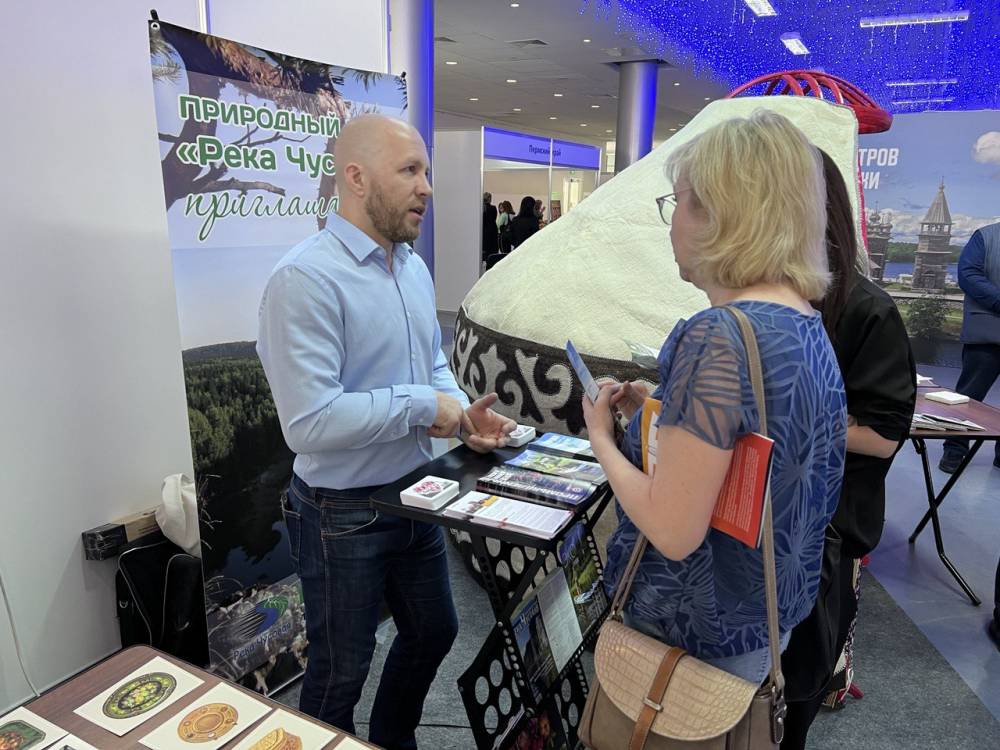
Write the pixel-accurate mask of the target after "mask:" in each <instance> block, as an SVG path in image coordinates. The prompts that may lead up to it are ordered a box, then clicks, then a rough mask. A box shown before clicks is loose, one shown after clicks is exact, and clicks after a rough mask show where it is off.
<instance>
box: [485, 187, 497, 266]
mask: <svg viewBox="0 0 1000 750" xmlns="http://www.w3.org/2000/svg"><path fill="white" fill-rule="evenodd" d="M499 248H500V241H499V235H498V234H497V207H496V206H494V205H493V196H492V195H491V194H490V193H483V247H482V253H483V254H482V259H483V260H484V261H485V260H486V259H487V258H488V257H490V256H491V255H493V253H495V252H497V251H498V250H499Z"/></svg>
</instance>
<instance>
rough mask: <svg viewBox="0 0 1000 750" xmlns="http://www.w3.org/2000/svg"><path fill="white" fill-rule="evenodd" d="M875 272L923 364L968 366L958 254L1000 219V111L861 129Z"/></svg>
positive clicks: (921, 117)
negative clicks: (882, 128) (881, 129)
mask: <svg viewBox="0 0 1000 750" xmlns="http://www.w3.org/2000/svg"><path fill="white" fill-rule="evenodd" d="M858 157H859V161H860V164H861V180H862V187H863V189H864V195H865V208H866V214H867V217H866V218H867V233H868V246H869V253H870V256H871V260H872V278H873V279H874V280H875V281H876V282H877V283H879V284H880V285H881V286H882V287H883V288H884V289H885V290H886V291H888V292H889V294H890V295H892V297H893V299H894V300H895V301H896V305H897V306H898V307H899V310H900V312H901V313H902V315H903V320H904V321H905V322H906V328H907V331H908V332H909V334H910V342H911V344H912V346H913V352H914V354H915V356H916V359H917V362H918V363H919V364H930V365H942V366H947V367H959V366H961V352H962V345H961V343H960V341H959V336H960V334H961V328H962V302H963V300H964V296H965V295H964V293H963V292H962V289H961V288H960V287H959V285H958V257H959V254H960V253H961V252H962V248H963V247H964V246H965V243H966V242H968V241H969V238H970V237H971V236H972V233H973V232H974V231H975V230H976V229H978V228H979V227H982V226H985V225H987V224H992V223H995V222H998V221H1000V112H997V111H993V110H983V111H974V112H921V113H919V114H902V115H896V116H895V117H894V118H893V122H892V127H891V128H890V129H889V130H888V131H887V132H885V133H878V134H876V135H862V136H861V138H860V148H859V154H858Z"/></svg>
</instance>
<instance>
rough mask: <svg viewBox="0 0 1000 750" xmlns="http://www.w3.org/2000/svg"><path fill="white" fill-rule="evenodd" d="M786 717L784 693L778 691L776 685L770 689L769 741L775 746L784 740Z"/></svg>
mask: <svg viewBox="0 0 1000 750" xmlns="http://www.w3.org/2000/svg"><path fill="white" fill-rule="evenodd" d="M787 715H788V706H787V704H786V703H785V691H784V690H779V689H778V687H777V686H776V685H773V686H772V687H771V739H772V741H773V742H774V744H776V745H780V744H781V741H782V740H783V739H784V738H785V717H786V716H787Z"/></svg>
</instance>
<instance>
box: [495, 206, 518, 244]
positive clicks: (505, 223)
mask: <svg viewBox="0 0 1000 750" xmlns="http://www.w3.org/2000/svg"><path fill="white" fill-rule="evenodd" d="M499 209H500V215H499V216H497V231H498V232H499V233H500V252H501V253H509V252H510V223H511V222H512V221H513V220H514V207H513V206H512V205H511V204H510V201H500V206H499Z"/></svg>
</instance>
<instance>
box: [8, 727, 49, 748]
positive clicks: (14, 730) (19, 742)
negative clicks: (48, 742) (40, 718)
mask: <svg viewBox="0 0 1000 750" xmlns="http://www.w3.org/2000/svg"><path fill="white" fill-rule="evenodd" d="M44 739H45V732H43V731H42V730H41V729H36V728H35V727H33V726H31V724H28V723H27V722H24V721H8V722H7V723H6V724H4V725H3V726H0V750H28V748H29V747H34V746H35V745H37V744H38V743H39V742H41V741H42V740H44Z"/></svg>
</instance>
